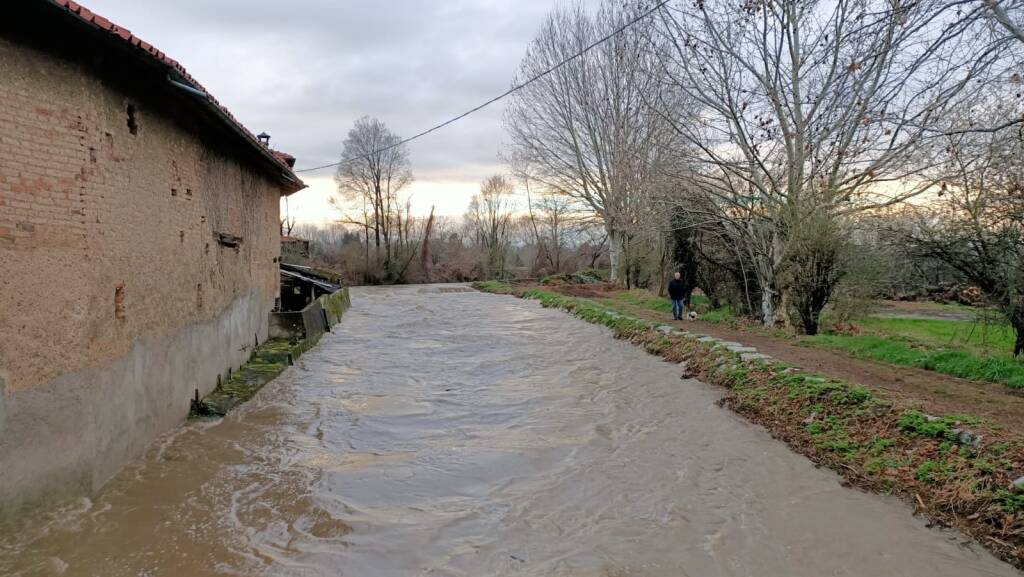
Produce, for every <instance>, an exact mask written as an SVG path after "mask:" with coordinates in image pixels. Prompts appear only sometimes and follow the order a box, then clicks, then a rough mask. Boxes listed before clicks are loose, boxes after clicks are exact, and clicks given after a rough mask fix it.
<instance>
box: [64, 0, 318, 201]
mask: <svg viewBox="0 0 1024 577" xmlns="http://www.w3.org/2000/svg"><path fill="white" fill-rule="evenodd" d="M47 1H49V2H50V3H51V4H55V5H57V6H59V7H61V8H64V9H65V10H66V11H67V13H68V14H71V15H73V16H75V17H77V18H78V19H80V20H82V21H84V22H86V23H88V24H92V25H94V26H96V27H98V28H99V29H101V30H105V31H107V32H109V33H110V34H111V35H112V36H116V37H118V38H120V39H121V40H122V41H124V42H126V43H128V44H130V45H131V46H134V47H135V48H136V49H138V51H139V55H140V56H142V57H144V58H150V59H152V60H155V61H156V62H158V63H160V64H163V65H164V66H166V67H167V68H169V69H171V71H173V72H174V73H175V74H177V75H178V76H180V77H181V79H182V80H184V81H185V82H186V83H187V84H190V85H191V86H192V87H194V88H195V89H197V90H199V91H201V92H203V93H204V94H205V95H206V99H207V100H208V101H209V103H210V104H211V105H212V106H213V107H215V108H216V109H218V110H219V112H220V113H221V114H222V115H223V117H224V118H225V121H226V122H227V123H228V124H229V127H230V128H234V129H236V130H238V131H239V132H240V133H241V134H242V135H244V136H245V137H246V138H247V140H249V143H250V144H251V145H252V146H254V147H256V148H258V149H259V150H260V151H261V153H262V154H263V155H264V156H268V157H269V158H273V159H274V160H275V161H276V162H277V163H278V164H280V165H281V168H282V171H283V172H284V174H285V175H286V176H287V177H288V178H289V179H291V180H292V181H293V182H295V183H296V187H297V188H296V190H298V189H299V188H304V187H305V185H304V184H303V183H302V181H301V180H299V178H298V177H296V176H295V173H294V172H292V166H293V165H294V163H295V157H293V156H291V155H290V154H286V153H283V152H280V151H276V150H269V149H267V147H265V146H263V144H261V143H260V141H259V139H257V138H256V136H255V135H254V134H253V133H252V132H250V131H249V129H248V128H246V127H245V126H244V125H243V124H242V123H241V122H239V121H238V120H237V119H236V118H235V117H234V115H233V114H231V112H230V111H228V109H227V108H226V107H225V106H224V105H222V104H221V103H220V102H218V101H217V99H216V98H214V97H213V95H212V94H210V93H209V91H207V90H206V89H205V88H203V85H202V84H200V83H199V81H197V80H196V79H195V78H193V77H192V75H191V74H189V73H188V71H187V70H185V67H184V66H182V65H181V64H180V63H178V61H177V60H175V59H173V58H171V57H170V56H168V55H166V54H164V53H163V52H161V51H160V50H157V48H156V47H155V46H153V45H152V44H150V43H148V42H146V41H145V40H143V39H141V38H139V37H138V36H135V35H134V34H132V33H131V31H130V30H128V29H127V28H122V27H121V26H118V25H117V24H114V23H113V22H111V21H110V20H107V19H106V18H104V17H103V16H100V15H99V14H96V13H95V12H93V11H91V10H89V9H88V8H86V7H85V6H82V5H81V4H78V3H77V2H72V1H71V0H47ZM289 159H291V164H289V162H288V160H289Z"/></svg>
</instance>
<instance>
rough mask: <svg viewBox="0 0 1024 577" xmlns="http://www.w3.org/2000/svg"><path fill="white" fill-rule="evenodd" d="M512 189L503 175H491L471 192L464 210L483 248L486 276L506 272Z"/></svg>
mask: <svg viewBox="0 0 1024 577" xmlns="http://www.w3.org/2000/svg"><path fill="white" fill-rule="evenodd" d="M514 191H515V188H514V186H513V185H512V182H511V181H510V180H509V179H507V178H506V177H504V176H502V175H494V176H491V177H489V178H487V179H486V180H484V181H483V182H482V183H481V184H480V192H479V193H478V194H475V195H473V198H472V199H470V201H469V207H468V208H467V209H466V216H465V221H466V226H467V227H468V229H469V231H470V232H471V234H472V235H473V240H474V242H475V243H476V245H477V246H479V247H481V248H482V249H483V251H484V262H483V263H482V264H483V268H484V276H485V277H494V276H497V277H501V276H502V275H504V273H505V259H506V256H507V253H508V249H509V246H510V242H511V238H512V232H513V230H512V228H513V218H512V216H513V211H514V209H515V199H514V198H513V193H514Z"/></svg>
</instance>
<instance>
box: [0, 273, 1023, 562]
mask: <svg viewBox="0 0 1024 577" xmlns="http://www.w3.org/2000/svg"><path fill="white" fill-rule="evenodd" d="M450 290H451V289H442V288H440V287H398V288H379V289H356V290H354V291H353V302H354V307H353V309H352V310H351V311H350V312H349V313H348V314H347V315H346V316H345V318H344V320H343V321H342V323H341V324H340V325H339V326H337V327H335V330H334V332H333V333H331V334H328V335H326V336H325V338H324V339H323V340H322V341H321V344H320V345H319V346H318V347H317V348H315V349H314V350H312V351H310V352H309V353H307V354H306V355H305V356H303V357H302V358H301V359H300V360H299V362H298V363H297V365H296V366H294V367H291V368H289V369H288V370H287V371H286V372H285V373H284V374H283V375H282V376H281V377H280V378H279V379H277V380H276V381H275V382H273V383H271V384H270V385H268V386H267V388H265V389H264V390H263V391H261V393H260V394H259V395H258V396H257V398H256V399H254V400H253V401H252V402H250V403H248V404H247V405H245V406H244V407H242V408H241V409H239V410H237V411H236V412H235V413H233V414H231V415H230V416H229V417H227V418H225V419H223V420H222V421H218V422H203V423H190V424H188V425H186V426H184V427H183V428H182V429H181V430H180V431H179V432H177V433H175V434H173V435H169V436H167V437H165V438H163V439H160V440H159V441H158V442H156V443H154V444H153V446H152V447H151V448H150V450H149V451H148V453H147V455H146V456H145V458H143V459H140V460H139V462H138V463H137V464H135V465H133V466H131V467H129V468H127V469H126V470H125V471H124V472H122V474H120V475H118V476H117V477H116V478H115V479H114V480H113V481H112V482H111V483H110V484H109V485H108V486H107V487H106V488H104V490H103V491H101V492H100V494H99V495H97V496H96V497H95V498H93V499H91V500H84V499H83V500H81V501H79V502H77V503H74V504H73V505H71V506H68V507H65V508H63V509H61V510H60V511H56V512H53V513H50V514H47V515H37V516H35V517H34V518H32V519H28V520H25V521H24V522H23V523H20V524H19V525H17V526H10V527H5V528H2V529H0V575H4V576H8V575H17V576H37V575H39V576H43V575H83V576H101V577H116V576H129V577H139V576H146V577H164V576H186V577H193V576H206V575H272V576H303V577H306V576H311V577H312V576H332V577H334V576H340V575H344V576H359V577H364V576H365V577H371V576H406V575H424V576H426V575H439V576H440V575H445V576H472V577H483V576H489V575H516V576H519V575H522V576H605V577H627V576H638V577H639V576H659V577H660V576H665V577H678V576H693V577H711V576H720V575H721V576H724V575H730V576H757V577H773V576H778V577H802V576H808V577H822V576H827V575H862V576H866V577H883V576H928V577H946V576H948V577H966V576H981V575H999V576H1014V575H1018V576H1019V574H1018V573H1017V572H1016V571H1015V570H1013V569H1012V568H1010V567H1009V566H1008V565H1005V564H1002V563H1001V562H999V561H997V560H995V559H994V558H992V557H991V556H990V555H988V554H987V553H985V552H982V551H980V550H979V548H978V547H977V546H975V545H972V544H969V543H967V542H966V540H965V539H964V538H963V537H962V536H960V535H959V534H957V533H955V532H939V531H936V530H931V529H927V528H925V526H924V524H923V522H922V521H920V520H918V519H915V518H914V517H912V516H911V514H910V510H909V509H908V508H907V507H905V506H904V505H902V504H901V503H898V502H896V501H893V500H889V499H884V498H882V497H878V496H875V495H867V494H863V493H860V492H857V491H855V490H851V489H845V488H842V487H841V486H840V485H839V482H838V478H837V477H836V476H835V475H833V474H831V473H830V472H827V471H824V470H819V469H816V468H814V466H813V465H812V464H811V463H810V462H808V461H807V460H806V459H804V458H803V457H800V456H798V455H795V454H793V453H791V452H790V451H789V450H788V449H787V448H786V447H785V446H784V445H783V444H781V443H779V442H777V441H774V440H772V439H771V438H770V437H769V436H768V434H766V433H765V432H764V431H763V430H761V429H759V428H758V427H755V426H753V425H751V424H749V423H748V422H746V421H744V420H742V419H741V418H739V417H737V416H736V415H734V414H732V413H730V412H728V411H727V410H724V409H720V408H718V407H717V406H716V405H715V400H716V399H717V398H718V393H717V392H716V390H715V389H714V388H712V387H709V386H706V385H704V384H702V383H699V382H696V381H683V380H680V379H679V372H678V370H677V367H674V366H673V365H670V364H667V363H663V362H661V361H660V360H659V359H657V358H655V357H652V356H649V355H647V354H645V353H644V352H642V351H641V350H640V349H638V348H636V347H633V346H632V345H629V344H626V343H623V342H619V341H615V340H614V339H613V338H612V337H611V335H610V334H609V333H608V331H606V330H605V329H602V328H600V327H597V326H593V325H588V324H585V323H583V322H580V321H577V320H574V319H572V318H570V317H569V316H567V315H565V314H564V313H561V312H558V311H554V310H546V309H542V308H541V307H540V306H539V305H538V304H536V303H534V302H529V301H522V300H517V299H514V298H511V297H499V296H492V295H485V294H480V293H474V292H449V291H450Z"/></svg>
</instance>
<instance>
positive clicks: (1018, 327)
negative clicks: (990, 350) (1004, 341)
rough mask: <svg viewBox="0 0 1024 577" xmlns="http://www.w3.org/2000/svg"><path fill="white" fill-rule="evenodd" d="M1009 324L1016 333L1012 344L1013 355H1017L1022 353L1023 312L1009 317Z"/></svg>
mask: <svg viewBox="0 0 1024 577" xmlns="http://www.w3.org/2000/svg"><path fill="white" fill-rule="evenodd" d="M1010 324H1012V325H1013V330H1014V332H1016V333H1017V341H1016V342H1015V343H1014V344H1013V356H1015V357H1019V356H1021V354H1024V313H1020V314H1017V315H1014V316H1013V317H1012V318H1011V319H1010Z"/></svg>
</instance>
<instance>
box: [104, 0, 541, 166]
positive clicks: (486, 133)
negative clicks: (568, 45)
mask: <svg viewBox="0 0 1024 577" xmlns="http://www.w3.org/2000/svg"><path fill="white" fill-rule="evenodd" d="M85 4H86V6H87V7H89V8H90V9H92V10H95V11H96V12H97V13H99V14H102V15H104V16H106V17H108V18H110V19H111V20H113V21H114V22H117V23H118V24H121V25H123V26H126V27H128V28H130V29H131V30H132V31H133V32H134V33H135V34H137V35H138V36H140V37H142V38H144V39H146V40H147V41H149V42H151V43H153V44H154V45H156V46H157V47H159V48H160V49H161V50H163V51H164V52H166V53H167V54H169V55H170V56H172V57H173V58H175V59H177V60H178V61H180V62H181V63H182V64H183V65H185V66H186V67H187V68H188V69H189V71H190V72H192V74H193V75H194V76H195V77H196V78H197V79H198V80H199V81H200V82H202V83H203V84H204V85H205V86H206V87H207V88H208V89H209V90H210V91H211V92H212V93H213V94H214V95H215V96H217V98H218V99H219V100H220V101H221V102H222V103H223V104H225V105H226V106H228V108H230V109H231V111H232V112H233V113H234V114H235V115H236V116H237V117H238V118H239V119H240V120H242V122H243V123H245V124H246V125H247V126H248V127H249V128H250V129H252V130H254V131H255V132H260V131H266V132H268V133H270V134H271V135H273V141H272V144H273V145H274V146H276V147H280V148H281V149H283V150H287V151H288V152H291V153H292V154H294V155H295V156H297V157H298V159H299V168H302V167H308V166H313V165H319V164H326V163H328V162H334V161H336V160H337V159H338V155H339V154H340V152H341V142H342V140H343V139H344V136H345V133H346V132H347V131H348V129H349V127H350V126H351V124H352V122H353V121H354V120H355V119H356V118H358V117H359V116H362V115H363V114H369V115H372V116H377V117H379V118H381V119H382V120H384V121H385V122H387V123H388V125H389V126H390V127H391V128H392V130H394V131H395V132H397V133H399V134H402V135H406V136H408V135H411V134H413V133H415V132H418V131H420V130H422V129H424V128H427V127H429V126H431V125H433V124H435V123H437V122H440V121H443V120H445V119H447V118H448V117H450V116H451V115H454V114H457V113H460V112H462V111H464V110H466V109H468V108H470V107H472V106H475V105H477V104H479V103H480V102H482V101H484V100H486V99H489V98H491V97H492V96H494V95H496V94H498V93H500V92H503V91H504V90H505V89H507V88H508V86H509V82H510V80H511V78H512V75H513V73H514V72H515V70H516V67H517V65H518V62H519V60H520V58H521V57H522V55H523V53H524V51H525V50H526V47H527V45H528V43H529V42H530V40H531V39H532V38H533V36H534V34H535V33H536V31H537V29H538V28H539V26H540V24H541V21H542V20H543V18H544V16H545V14H546V13H547V12H548V11H549V10H551V9H552V8H553V7H554V4H555V3H554V1H548V0H527V1H521V2H516V1H513V0H491V1H487V0H443V1H441V0H437V1H427V0H392V1H381V0H378V1H372V0H348V1H330V0H301V1H293V2H287V3H285V2H280V1H278V0H249V1H247V2H244V3H242V2H234V1H231V2H228V1H209V0H178V1H176V2H159V3H157V2H139V1H138V0H85ZM501 112H502V106H501V105H498V106H495V107H493V108H489V109H486V110H484V111H483V112H481V113H479V114H477V115H474V116H472V117H470V118H467V119H465V120H463V121H462V122H460V123H458V124H456V125H454V126H452V127H449V128H447V129H445V130H444V131H441V132H438V133H435V134H433V135H431V136H429V137H427V138H425V139H423V140H422V141H418V142H416V143H414V144H413V145H412V146H411V150H410V151H411V155H412V159H413V169H414V171H415V173H416V175H417V179H418V180H430V179H438V180H442V179H446V180H458V179H466V180H473V181H475V180H478V179H479V178H480V177H481V175H482V174H486V173H487V172H488V171H493V170H495V169H498V168H500V162H499V160H498V158H497V153H498V150H499V147H500V143H501V140H502V138H503V133H502V130H501ZM327 174H329V172H327Z"/></svg>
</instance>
